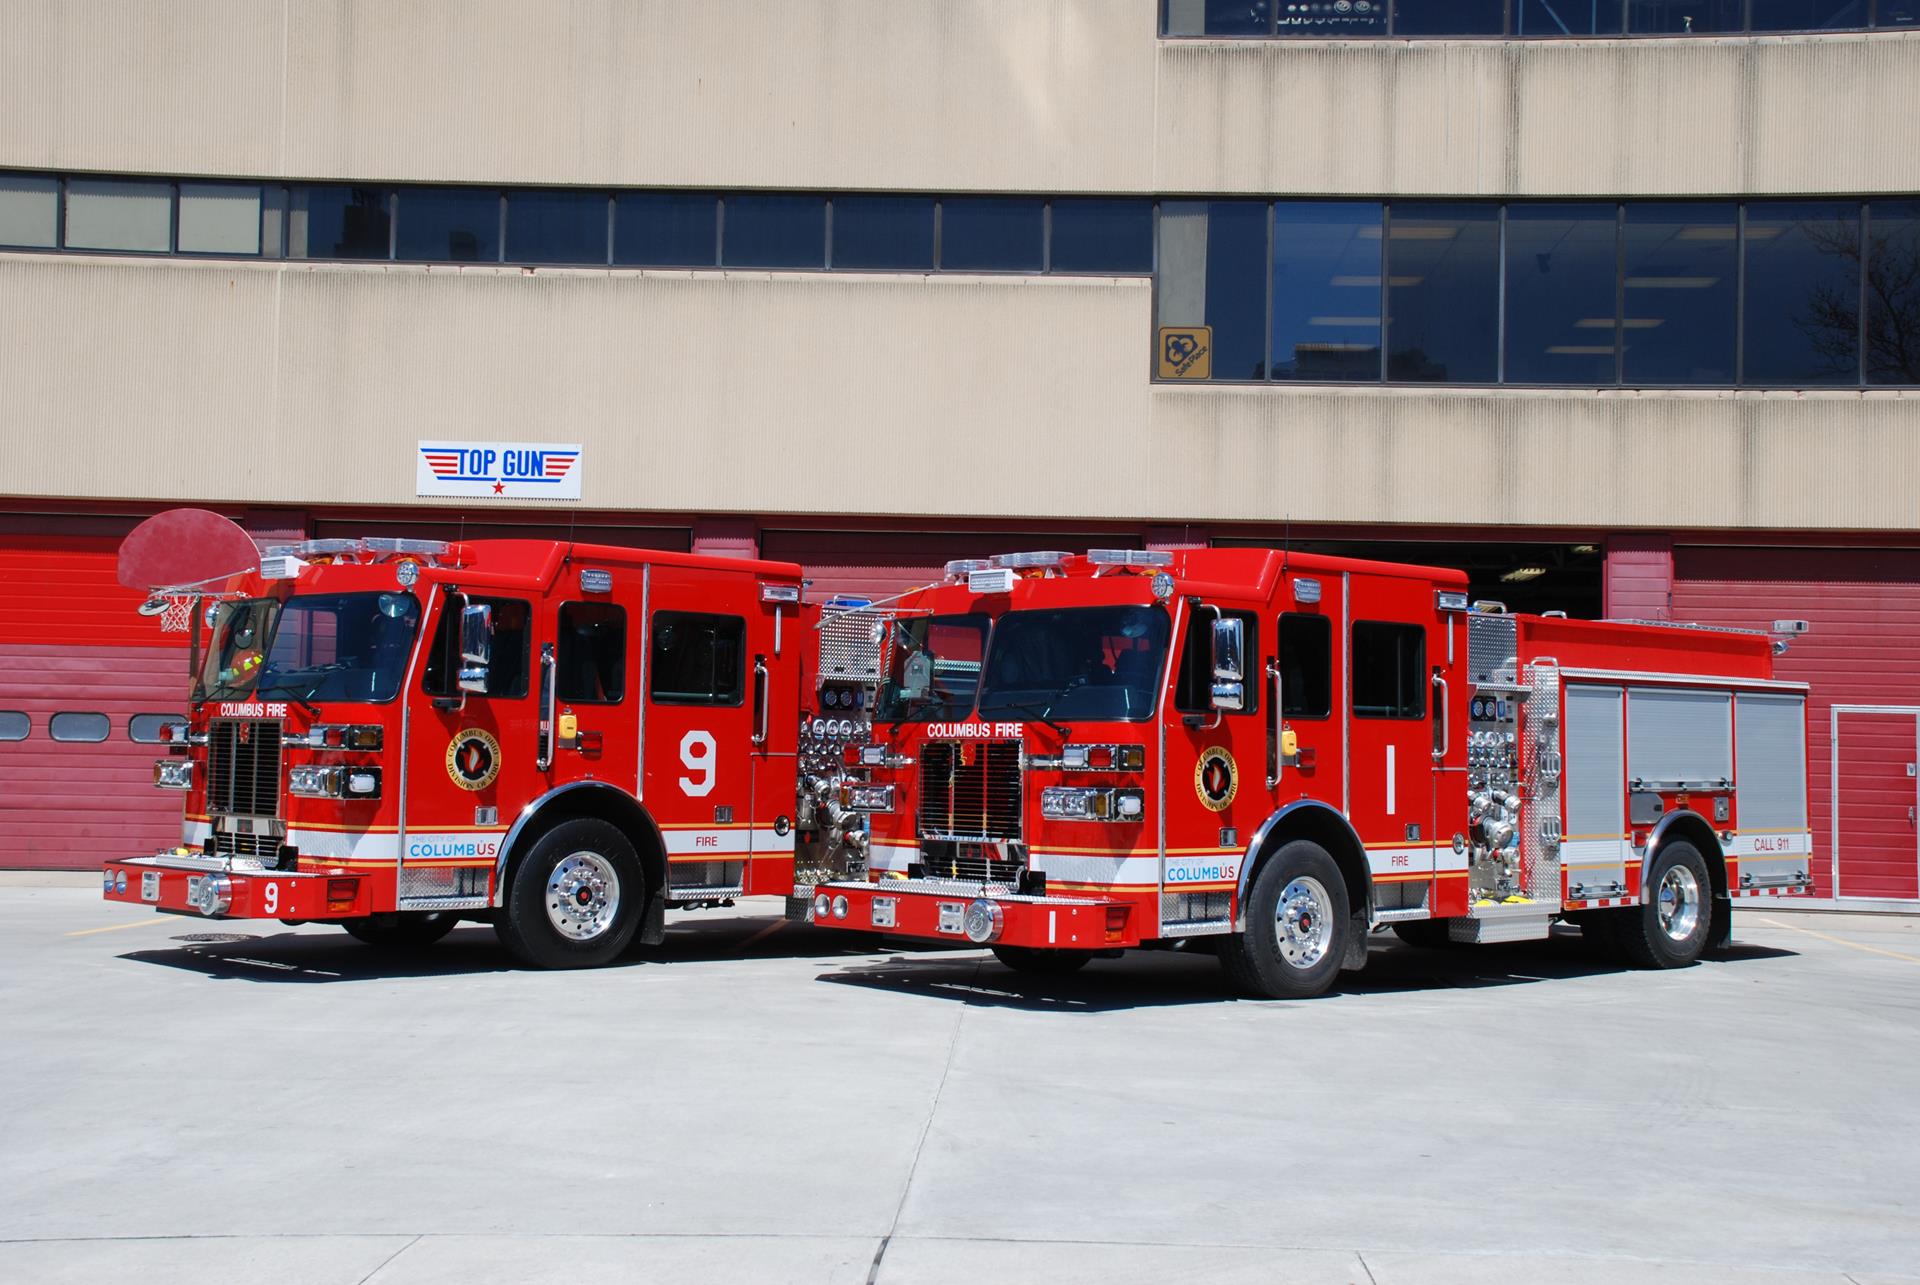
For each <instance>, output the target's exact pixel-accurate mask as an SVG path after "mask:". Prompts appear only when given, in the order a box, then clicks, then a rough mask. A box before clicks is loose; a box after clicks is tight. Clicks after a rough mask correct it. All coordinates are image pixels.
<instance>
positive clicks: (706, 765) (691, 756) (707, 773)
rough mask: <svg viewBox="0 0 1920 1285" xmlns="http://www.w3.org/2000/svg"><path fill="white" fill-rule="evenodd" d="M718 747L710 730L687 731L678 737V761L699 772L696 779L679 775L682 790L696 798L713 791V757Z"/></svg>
mask: <svg viewBox="0 0 1920 1285" xmlns="http://www.w3.org/2000/svg"><path fill="white" fill-rule="evenodd" d="M719 748H720V747H719V746H717V745H715V744H714V740H713V733H712V732H688V733H687V734H686V735H685V736H683V737H681V738H680V761H681V762H682V763H684V764H686V765H687V768H688V769H689V770H690V771H693V772H697V773H698V774H699V779H697V780H696V779H695V778H694V777H691V776H683V777H681V778H680V788H681V789H682V790H684V791H685V792H686V793H688V794H690V795H692V796H693V797H694V798H696V799H697V798H701V797H702V796H704V795H708V794H712V793H713V781H714V770H713V759H714V755H715V754H716V753H718V752H719Z"/></svg>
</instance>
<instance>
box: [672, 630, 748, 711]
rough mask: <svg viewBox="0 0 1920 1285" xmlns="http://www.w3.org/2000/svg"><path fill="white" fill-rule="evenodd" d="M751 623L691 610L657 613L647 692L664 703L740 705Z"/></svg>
mask: <svg viewBox="0 0 1920 1285" xmlns="http://www.w3.org/2000/svg"><path fill="white" fill-rule="evenodd" d="M746 636H747V622H746V621H744V620H742V619H741V618H740V617H738V616H708V615H701V614H697V613H694V612H690V611H656V612H654V613H653V668H652V672H651V674H650V675H649V677H648V688H649V690H650V692H651V694H652V697H653V699H654V700H656V701H658V702H660V703H661V704H663V705H738V704H739V703H740V693H741V683H742V680H743V677H744V675H745V672H746V663H745V655H746V647H745V644H746Z"/></svg>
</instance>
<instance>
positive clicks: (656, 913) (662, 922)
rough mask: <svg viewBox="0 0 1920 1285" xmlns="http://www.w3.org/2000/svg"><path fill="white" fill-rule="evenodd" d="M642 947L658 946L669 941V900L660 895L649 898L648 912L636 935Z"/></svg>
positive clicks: (656, 894)
mask: <svg viewBox="0 0 1920 1285" xmlns="http://www.w3.org/2000/svg"><path fill="white" fill-rule="evenodd" d="M636 935H637V936H638V937H639V939H640V944H641V945H642V946H658V945H659V944H660V943H661V942H663V941H665V940H666V939H667V899H666V897H665V896H664V895H662V894H660V893H657V892H656V893H654V894H653V895H652V896H651V897H648V898H647V911H646V914H645V915H643V916H642V917H641V919H640V931H639V933H638V934H636Z"/></svg>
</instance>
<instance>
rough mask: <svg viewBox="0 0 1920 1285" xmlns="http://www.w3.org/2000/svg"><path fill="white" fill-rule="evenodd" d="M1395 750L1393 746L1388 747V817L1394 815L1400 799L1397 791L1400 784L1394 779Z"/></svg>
mask: <svg viewBox="0 0 1920 1285" xmlns="http://www.w3.org/2000/svg"><path fill="white" fill-rule="evenodd" d="M1393 749H1394V747H1393V746H1392V745H1388V746H1387V815H1388V816H1392V815H1393V805H1394V803H1395V802H1397V801H1398V799H1399V794H1398V792H1397V789H1396V787H1397V785H1398V782H1396V781H1395V780H1394V779H1393Z"/></svg>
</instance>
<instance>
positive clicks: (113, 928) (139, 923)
mask: <svg viewBox="0 0 1920 1285" xmlns="http://www.w3.org/2000/svg"><path fill="white" fill-rule="evenodd" d="M165 922H167V921H166V920H165V919H164V918H162V917H161V916H159V915H155V916H154V917H153V918H151V919H136V920H134V921H133V922H132V923H130V924H108V925H107V926H106V927H105V928H82V929H80V930H79V931H78V932H70V933H67V934H65V935H66V936H68V937H91V936H93V935H94V934H95V933H117V932H119V931H120V930H121V929H122V928H146V927H148V926H150V925H153V924H160V923H165Z"/></svg>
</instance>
